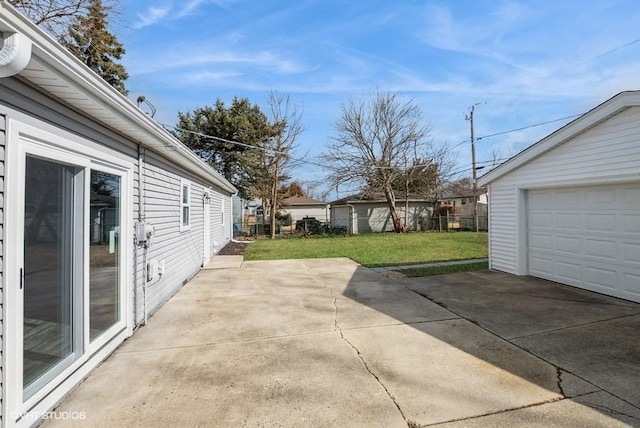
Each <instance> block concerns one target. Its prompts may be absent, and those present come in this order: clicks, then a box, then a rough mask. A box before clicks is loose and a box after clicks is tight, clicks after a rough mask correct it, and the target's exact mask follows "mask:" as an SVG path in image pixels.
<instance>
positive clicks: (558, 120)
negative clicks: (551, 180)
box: [476, 113, 583, 141]
mask: <svg viewBox="0 0 640 428" xmlns="http://www.w3.org/2000/svg"><path fill="white" fill-rule="evenodd" d="M582 114H583V113H580V114H572V115H571V116H565V117H561V118H559V119H553V120H548V121H546V122H540V123H535V124H533V125H527V126H523V127H521V128H515V129H510V130H508V131H501V132H496V133H495V134H488V135H483V136H482V137H477V138H476V141H477V140H482V139H484V138H491V137H496V136H498V135H504V134H509V133H511V132H518V131H524V130H525V129H529V128H535V127H537V126H542V125H548V124H550V123H555V122H561V121H563V120H567V119H573V118H574V117H578V116H582Z"/></svg>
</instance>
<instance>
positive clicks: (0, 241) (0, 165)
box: [0, 115, 6, 426]
mask: <svg viewBox="0 0 640 428" xmlns="http://www.w3.org/2000/svg"><path fill="white" fill-rule="evenodd" d="M5 129H6V117H5V116H4V115H0V409H1V408H2V396H3V394H2V386H3V385H2V379H4V377H3V376H2V370H3V367H2V361H3V353H4V349H3V343H4V340H3V337H2V332H3V331H4V326H3V323H4V318H3V315H4V312H3V310H2V309H3V306H4V290H3V288H2V284H4V281H3V272H4V264H3V263H4V257H3V254H4V149H5V139H6V134H5ZM0 426H3V425H2V414H0Z"/></svg>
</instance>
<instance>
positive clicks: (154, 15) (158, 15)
mask: <svg viewBox="0 0 640 428" xmlns="http://www.w3.org/2000/svg"><path fill="white" fill-rule="evenodd" d="M170 11H171V6H164V7H153V6H151V7H149V8H148V9H147V11H146V13H144V14H142V13H139V14H138V21H137V22H136V23H134V24H133V28H135V29H136V30H138V29H140V28H143V27H148V26H149V25H153V24H155V23H157V22H159V21H161V20H162V19H163V18H165V17H166V16H167V15H168V14H169V12H170Z"/></svg>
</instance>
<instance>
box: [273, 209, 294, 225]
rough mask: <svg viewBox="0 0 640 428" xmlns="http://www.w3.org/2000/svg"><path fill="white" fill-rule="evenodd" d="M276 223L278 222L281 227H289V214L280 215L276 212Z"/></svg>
mask: <svg viewBox="0 0 640 428" xmlns="http://www.w3.org/2000/svg"><path fill="white" fill-rule="evenodd" d="M276 221H278V222H280V224H281V225H283V226H291V223H292V220H291V213H281V212H280V211H278V212H277V213H276Z"/></svg>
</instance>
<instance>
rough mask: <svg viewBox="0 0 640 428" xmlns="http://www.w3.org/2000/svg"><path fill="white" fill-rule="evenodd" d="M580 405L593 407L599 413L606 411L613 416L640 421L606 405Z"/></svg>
mask: <svg viewBox="0 0 640 428" xmlns="http://www.w3.org/2000/svg"><path fill="white" fill-rule="evenodd" d="M580 404H582V405H584V406H587V407H591V408H593V409H596V410H599V411H605V412H608V413H610V414H612V415H618V416H626V417H628V418H631V419H635V420H637V421H640V418H638V417H637V416H633V415H630V414H628V413H624V412H621V411H619V410H615V409H612V408H611V407H609V406H604V405H600V404H593V403H580Z"/></svg>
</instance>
